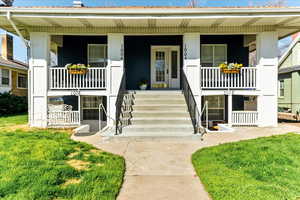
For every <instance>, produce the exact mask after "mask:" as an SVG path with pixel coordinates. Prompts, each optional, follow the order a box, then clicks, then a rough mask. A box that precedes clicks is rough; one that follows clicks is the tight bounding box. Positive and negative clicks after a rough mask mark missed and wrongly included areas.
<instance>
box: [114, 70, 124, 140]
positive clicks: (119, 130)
mask: <svg viewBox="0 0 300 200" xmlns="http://www.w3.org/2000/svg"><path fill="white" fill-rule="evenodd" d="M125 92H126V73H125V70H124V72H123V76H122V80H121V83H120V88H119V91H118V95H117V100H116V132H115V134H116V135H118V134H122V129H123V124H122V121H121V113H122V105H123V99H124V95H125Z"/></svg>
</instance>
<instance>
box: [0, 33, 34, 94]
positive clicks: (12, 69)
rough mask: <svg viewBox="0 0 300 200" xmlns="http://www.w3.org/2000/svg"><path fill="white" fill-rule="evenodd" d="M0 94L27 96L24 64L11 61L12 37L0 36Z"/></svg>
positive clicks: (25, 67) (26, 67) (25, 66)
mask: <svg viewBox="0 0 300 200" xmlns="http://www.w3.org/2000/svg"><path fill="white" fill-rule="evenodd" d="M1 38H2V46H1V48H2V49H1V57H0V93H3V92H11V93H12V94H14V95H17V96H27V94H28V92H27V71H28V66H27V65H26V64H25V63H22V62H19V61H16V60H14V59H13V37H12V36H10V35H7V34H4V35H2V36H1Z"/></svg>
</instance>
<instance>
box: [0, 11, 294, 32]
mask: <svg viewBox="0 0 300 200" xmlns="http://www.w3.org/2000/svg"><path fill="white" fill-rule="evenodd" d="M8 12H9V13H10V15H11V19H12V20H13V21H14V22H15V23H16V24H17V26H18V27H19V28H20V29H21V30H22V31H23V32H24V33H28V32H30V31H47V30H49V32H51V30H52V31H54V30H55V31H56V32H58V31H61V33H63V32H65V31H64V30H66V29H68V28H72V30H76V28H77V29H78V30H79V33H80V30H84V28H85V29H97V28H98V29H101V28H104V29H105V30H107V32H114V31H115V32H124V33H126V32H129V33H132V32H134V31H132V32H130V29H131V28H135V30H138V29H137V28H144V29H145V28H150V29H155V30H156V31H159V30H161V31H159V32H163V31H167V30H171V29H173V32H175V30H177V31H178V32H187V31H197V32H201V30H202V31H203V32H205V31H207V32H214V31H208V30H215V31H216V33H218V32H219V33H222V31H223V32H230V27H233V28H232V29H236V30H240V33H243V30H247V31H244V33H251V32H252V33H255V32H259V31H258V30H262V31H263V30H264V29H262V27H268V28H267V30H278V32H279V36H280V37H284V36H286V35H289V34H292V33H294V32H297V31H299V30H300V8H252V9H250V8H248V9H244V8H230V9H229V8H227V9H216V8H214V9H204V8H173V9H167V8H143V9H142V8H140V9H139V8H135V9H133V8H127V9H126V8H123V9H122V8H119V9H117V8H115V9H113V8H111V9H109V8H79V9H78V8H51V9H50V8H4V7H2V8H0V27H1V28H3V29H5V30H8V31H10V32H14V30H13V28H12V27H11V24H10V22H9V21H8V19H7V15H8ZM202 27H203V28H204V29H201V28H202ZM197 28H199V29H197ZM237 28H238V29H237ZM218 30H219V31H218ZM224 30H226V31H224ZM236 32H238V31H236ZM166 33H167V32H166ZM25 35H26V34H25ZM27 37H28V34H27Z"/></svg>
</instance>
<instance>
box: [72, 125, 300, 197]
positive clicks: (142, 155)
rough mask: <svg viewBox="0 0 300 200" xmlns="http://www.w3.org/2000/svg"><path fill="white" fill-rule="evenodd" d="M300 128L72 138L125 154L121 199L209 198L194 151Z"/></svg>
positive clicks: (281, 126)
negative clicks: (195, 164) (196, 167)
mask: <svg viewBox="0 0 300 200" xmlns="http://www.w3.org/2000/svg"><path fill="white" fill-rule="evenodd" d="M288 132H299V133H300V127H299V126H298V127H297V126H293V125H291V124H280V125H279V127H278V128H237V129H236V131H235V132H234V133H213V134H209V135H205V137H204V140H203V141H200V139H199V137H195V136H194V137H192V136H191V137H181V138H180V137H174V138H170V137H169V138H150V137H147V138H132V137H131V138H126V137H117V138H106V137H101V136H100V135H98V134H96V135H93V136H85V137H78V136H73V137H72V138H73V139H74V140H77V141H83V142H87V143H90V144H92V145H94V146H95V147H97V148H100V149H103V150H105V151H108V152H112V153H115V154H119V155H122V156H124V158H125V160H126V174H125V181H124V184H123V187H122V189H121V192H120V194H119V196H118V199H119V200H148V199H149V200H150V199H151V200H169V199H170V200H181V199H182V200H185V199H188V200H208V199H210V197H209V195H208V194H207V192H206V191H205V189H204V187H203V185H202V184H201V182H200V180H199V179H198V177H197V176H196V174H195V171H194V168H193V166H192V164H191V155H192V153H194V152H195V151H196V150H198V149H201V148H203V147H208V146H215V145H218V144H221V143H227V142H234V141H239V140H247V139H253V138H258V137H264V136H271V135H278V134H284V133H288Z"/></svg>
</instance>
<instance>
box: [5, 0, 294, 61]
mask: <svg viewBox="0 0 300 200" xmlns="http://www.w3.org/2000/svg"><path fill="white" fill-rule="evenodd" d="M81 1H82V2H83V3H84V4H85V5H86V6H132V5H134V6H186V5H187V4H188V2H189V0H147V1H143V0H81ZM269 1H270V0H198V3H199V5H200V6H205V7H207V6H216V7H223V6H251V5H264V4H265V3H267V2H269ZM72 2H73V0H15V2H14V6H71V5H72ZM286 4H287V5H288V6H300V0H286ZM2 32H3V31H2ZM290 41H291V39H290V38H286V39H284V40H282V41H280V43H279V46H286V45H287V44H288V43H290ZM14 57H15V59H18V60H21V61H26V49H25V46H24V45H23V43H22V42H21V40H20V39H19V38H18V37H15V38H14Z"/></svg>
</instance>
